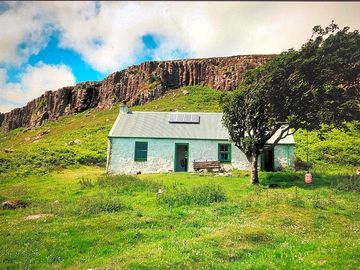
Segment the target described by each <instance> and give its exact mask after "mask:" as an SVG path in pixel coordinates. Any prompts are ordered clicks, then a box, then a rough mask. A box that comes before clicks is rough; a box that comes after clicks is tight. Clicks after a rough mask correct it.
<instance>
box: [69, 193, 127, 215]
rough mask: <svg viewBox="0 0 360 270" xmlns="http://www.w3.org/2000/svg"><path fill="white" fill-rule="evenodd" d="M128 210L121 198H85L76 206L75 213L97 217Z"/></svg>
mask: <svg viewBox="0 0 360 270" xmlns="http://www.w3.org/2000/svg"><path fill="white" fill-rule="evenodd" d="M125 209H127V207H126V206H124V205H123V203H122V202H121V200H120V199H119V198H114V197H111V196H106V197H96V196H93V197H83V198H81V199H80V200H79V202H78V203H77V205H76V206H75V208H74V210H73V212H74V213H75V214H78V215H97V214H100V213H113V212H119V211H122V210H125Z"/></svg>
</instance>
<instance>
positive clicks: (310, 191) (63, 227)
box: [0, 167, 360, 269]
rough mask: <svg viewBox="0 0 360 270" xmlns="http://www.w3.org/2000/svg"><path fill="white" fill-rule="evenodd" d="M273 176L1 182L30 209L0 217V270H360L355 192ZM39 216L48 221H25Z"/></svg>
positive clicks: (82, 174) (94, 173) (83, 171)
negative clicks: (256, 179)
mask: <svg viewBox="0 0 360 270" xmlns="http://www.w3.org/2000/svg"><path fill="white" fill-rule="evenodd" d="M267 176H268V174H266V173H262V174H261V182H262V185H261V186H259V187H253V186H251V185H249V184H248V177H244V176H233V177H222V176H215V175H212V174H191V173H172V174H170V173H169V174H167V173H166V174H149V175H146V174H145V175H139V176H137V177H135V176H131V177H128V176H116V177H109V176H104V175H103V169H101V168H97V167H79V168H77V169H67V170H62V171H59V172H52V173H49V174H46V175H43V176H28V177H15V178H6V179H3V180H2V182H1V184H0V195H1V197H0V198H1V200H2V201H4V200H9V199H22V200H27V201H29V202H30V204H29V206H28V207H26V208H21V209H16V210H0V215H1V220H2V226H1V227H0V247H1V248H0V251H1V252H0V268H1V269H45V268H46V269H88V268H95V269H154V268H155V269H199V268H205V269H358V268H359V267H360V260H359V255H358V254H359V252H360V246H359V245H358V243H359V241H360V234H359V228H360V204H359V200H358V196H359V193H358V191H356V189H351V188H350V189H349V188H348V189H339V188H337V185H336V184H334V183H333V184H331V183H332V181H333V179H332V177H333V175H322V176H321V177H320V176H315V177H314V185H311V186H308V185H305V184H303V181H302V179H300V178H298V177H297V176H296V175H295V176H294V175H293V176H292V177H293V178H292V179H289V181H286V178H287V176H291V173H287V174H285V176H284V175H280V174H278V175H276V176H274V175H272V176H271V177H270V180H271V181H276V180H277V179H280V181H279V182H278V184H279V187H278V188H274V189H271V188H268V181H269V179H267ZM340 176H341V175H339V176H338V177H336V179H345V178H346V177H345V176H343V178H342V177H340ZM339 181H341V180H339ZM84 183H86V184H84ZM89 183H90V184H89ZM159 189H161V190H162V192H159ZM175 194H180V195H176V196H175ZM169 202H170V203H169ZM173 202H174V203H173ZM36 214H52V215H51V216H46V217H42V218H39V219H34V220H26V219H25V218H26V217H27V216H30V215H36ZM134 254H135V255H136V256H135V255H134ZM334 254H336V256H334Z"/></svg>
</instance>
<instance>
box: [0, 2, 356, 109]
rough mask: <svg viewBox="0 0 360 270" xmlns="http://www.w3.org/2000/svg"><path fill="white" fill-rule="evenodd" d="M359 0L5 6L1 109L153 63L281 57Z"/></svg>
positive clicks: (350, 14) (345, 15) (346, 17)
mask: <svg viewBox="0 0 360 270" xmlns="http://www.w3.org/2000/svg"><path fill="white" fill-rule="evenodd" d="M358 14H360V3H357V2H354V3H351V2H349V3H340V2H339V3H337V2H335V3H334V2H328V3H324V2H321V3H320V2H307V3H301V2H298V3H290V2H271V3H266V2H225V3H224V2H176V3H171V2H41V1H40V2H31V3H29V2H0V26H1V29H2V30H1V36H0V112H6V111H9V110H11V109H13V108H16V107H20V106H24V105H25V104H26V103H27V102H28V101H30V100H31V99H33V98H36V97H38V96H40V95H41V94H42V93H44V92H45V91H47V90H56V89H58V88H60V87H63V86H69V85H74V84H76V83H78V82H83V81H89V80H90V81H92V80H101V79H103V78H104V77H106V76H107V75H109V74H110V73H112V72H114V71H117V70H121V69H123V68H126V67H127V66H129V65H134V64H139V63H141V62H143V61H147V60H169V59H182V58H190V57H191V58H193V57H215V56H230V55H238V54H260V53H261V54H262V53H263V54H267V53H279V52H281V51H284V50H287V49H289V48H299V47H300V46H301V44H302V43H304V42H305V41H306V40H307V39H308V38H309V37H310V35H311V29H312V27H313V26H314V25H319V24H320V25H323V26H326V25H328V24H329V23H330V22H331V21H332V20H335V22H336V23H338V24H339V25H340V26H346V25H347V26H350V27H351V29H359V28H360V16H358Z"/></svg>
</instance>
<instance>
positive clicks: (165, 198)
mask: <svg viewBox="0 0 360 270" xmlns="http://www.w3.org/2000/svg"><path fill="white" fill-rule="evenodd" d="M225 199H226V197H225V193H224V191H223V189H222V188H221V187H220V186H219V185H213V184H207V185H203V186H197V187H194V188H192V189H191V190H189V189H186V188H179V187H177V186H176V185H174V186H173V187H172V188H169V189H168V190H166V191H165V192H164V193H163V194H160V195H159V196H158V203H159V204H166V205H168V206H170V207H174V206H181V205H191V204H195V205H209V204H210V203H214V202H221V201H224V200H225Z"/></svg>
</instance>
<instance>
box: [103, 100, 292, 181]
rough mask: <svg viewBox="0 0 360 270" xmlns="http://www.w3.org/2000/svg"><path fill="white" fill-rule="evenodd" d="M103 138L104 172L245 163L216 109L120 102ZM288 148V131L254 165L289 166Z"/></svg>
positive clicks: (229, 166)
mask: <svg viewBox="0 0 360 270" xmlns="http://www.w3.org/2000/svg"><path fill="white" fill-rule="evenodd" d="M277 135H278V134H275V135H274V137H273V138H271V139H270V140H269V143H271V142H273V140H274V139H275V138H276V137H277ZM108 141H109V144H108V157H107V171H108V173H113V174H122V173H126V174H135V173H159V172H192V171H194V164H195V165H196V164H197V162H199V163H201V162H205V161H206V162H216V163H217V164H220V166H221V168H222V169H223V170H225V171H227V170H231V169H242V170H247V169H248V168H249V163H248V161H247V159H246V157H245V155H244V154H243V153H242V152H241V151H240V150H239V149H238V148H237V147H236V146H235V144H234V143H233V142H232V141H231V140H230V138H229V135H228V131H227V129H226V128H225V127H224V126H223V125H222V113H204V112H191V113H190V112H186V113H185V112H130V111H129V109H128V107H127V106H126V105H122V106H121V107H120V113H119V115H118V117H117V119H116V121H115V123H114V125H113V127H112V129H111V131H110V133H109V136H108ZM294 147H295V141H294V138H293V137H292V136H291V135H290V136H287V137H286V138H284V139H282V140H280V141H279V142H278V144H277V145H276V146H275V148H273V149H266V147H265V150H264V152H263V153H262V155H261V157H260V159H259V166H260V168H261V169H262V170H265V171H274V170H280V169H282V168H285V167H293V166H294ZM195 169H196V167H195Z"/></svg>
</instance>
